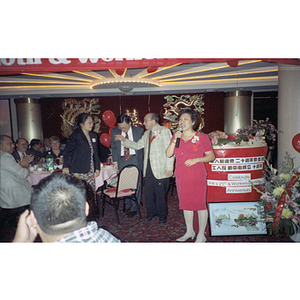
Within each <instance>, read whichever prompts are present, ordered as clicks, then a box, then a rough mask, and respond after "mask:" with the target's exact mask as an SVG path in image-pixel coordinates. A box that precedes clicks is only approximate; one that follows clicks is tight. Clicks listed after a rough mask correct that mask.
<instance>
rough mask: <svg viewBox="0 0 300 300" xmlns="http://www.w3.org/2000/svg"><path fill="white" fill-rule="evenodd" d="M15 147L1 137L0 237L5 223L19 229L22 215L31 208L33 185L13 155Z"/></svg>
mask: <svg viewBox="0 0 300 300" xmlns="http://www.w3.org/2000/svg"><path fill="white" fill-rule="evenodd" d="M14 148H15V145H14V142H13V140H12V138H11V137H10V136H8V135H0V181H1V182H0V208H1V216H0V235H1V230H2V228H3V226H4V224H5V223H8V224H10V225H11V226H13V227H15V228H16V227H17V219H18V217H19V216H20V214H21V213H22V212H23V211H24V210H25V209H26V208H28V207H29V203H30V196H31V191H32V189H31V185H30V184H29V183H28V182H27V180H26V178H27V176H28V175H29V171H28V169H27V168H23V167H22V166H21V165H20V164H19V163H17V162H16V161H15V159H14V158H13V157H12V155H11V153H12V152H13V151H14Z"/></svg>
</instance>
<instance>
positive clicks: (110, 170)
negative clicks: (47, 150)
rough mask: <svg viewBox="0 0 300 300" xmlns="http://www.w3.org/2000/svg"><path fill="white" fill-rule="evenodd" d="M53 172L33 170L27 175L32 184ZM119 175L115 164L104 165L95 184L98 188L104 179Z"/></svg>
mask: <svg viewBox="0 0 300 300" xmlns="http://www.w3.org/2000/svg"><path fill="white" fill-rule="evenodd" d="M51 174H52V172H47V171H33V172H30V173H29V176H28V177H27V181H28V182H29V183H30V184H31V185H37V184H38V183H39V182H40V180H41V179H43V178H45V177H47V176H49V175H51ZM116 175H117V172H116V171H115V169H114V167H113V165H107V166H105V165H104V166H102V167H101V170H100V175H99V176H98V177H96V178H95V186H96V190H97V189H98V188H99V187H101V186H103V185H104V181H107V180H109V179H112V178H113V177H115V176H116Z"/></svg>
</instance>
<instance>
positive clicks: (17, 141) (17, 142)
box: [16, 138, 28, 144]
mask: <svg viewBox="0 0 300 300" xmlns="http://www.w3.org/2000/svg"><path fill="white" fill-rule="evenodd" d="M20 140H25V141H26V143H27V144H28V141H27V140H26V139H24V138H18V139H17V140H16V144H19V141H20Z"/></svg>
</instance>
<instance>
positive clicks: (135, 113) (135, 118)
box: [125, 108, 143, 126]
mask: <svg viewBox="0 0 300 300" xmlns="http://www.w3.org/2000/svg"><path fill="white" fill-rule="evenodd" d="M125 114H126V115H128V117H129V118H130V120H131V123H132V125H133V126H138V125H143V124H142V123H141V122H140V121H139V112H138V110H137V109H135V108H134V109H133V111H132V112H130V110H129V109H128V108H127V109H126V110H125Z"/></svg>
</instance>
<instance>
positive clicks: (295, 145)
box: [292, 133, 300, 153]
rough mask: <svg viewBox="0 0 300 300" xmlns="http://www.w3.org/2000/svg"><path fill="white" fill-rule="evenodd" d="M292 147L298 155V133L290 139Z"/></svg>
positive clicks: (299, 148) (299, 149)
mask: <svg viewBox="0 0 300 300" xmlns="http://www.w3.org/2000/svg"><path fill="white" fill-rule="evenodd" d="M292 145H293V147H294V149H295V150H296V151H298V152H299V153H300V133H298V134H296V135H295V136H294V137H293V139H292Z"/></svg>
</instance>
